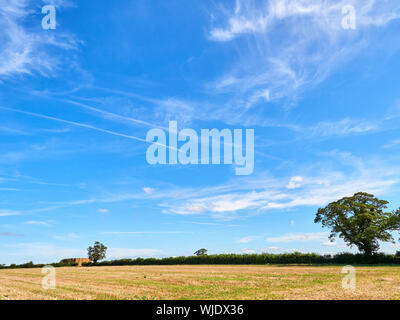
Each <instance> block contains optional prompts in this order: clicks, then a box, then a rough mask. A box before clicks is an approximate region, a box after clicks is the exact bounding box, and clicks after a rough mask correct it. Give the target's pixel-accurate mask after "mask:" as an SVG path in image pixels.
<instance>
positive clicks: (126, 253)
mask: <svg viewBox="0 0 400 320" xmlns="http://www.w3.org/2000/svg"><path fill="white" fill-rule="evenodd" d="M107 254H108V256H109V257H110V259H122V258H136V257H143V258H145V257H158V256H160V255H161V254H162V250H159V249H129V248H110V249H108V250H107Z"/></svg>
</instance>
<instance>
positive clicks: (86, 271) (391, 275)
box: [0, 266, 400, 300]
mask: <svg viewBox="0 0 400 320" xmlns="http://www.w3.org/2000/svg"><path fill="white" fill-rule="evenodd" d="M341 270H342V268H341V267H311V266H126V267H92V268H58V269H56V273H57V288H56V289H55V290H44V289H42V287H41V281H42V278H43V276H44V275H43V274H42V273H41V270H40V269H15V270H0V299H135V300H138V299H260V300H263V299H329V300H332V299H399V298H400V267H357V288H356V290H354V291H350V292H349V291H345V290H343V289H342V279H343V276H344V275H343V274H341Z"/></svg>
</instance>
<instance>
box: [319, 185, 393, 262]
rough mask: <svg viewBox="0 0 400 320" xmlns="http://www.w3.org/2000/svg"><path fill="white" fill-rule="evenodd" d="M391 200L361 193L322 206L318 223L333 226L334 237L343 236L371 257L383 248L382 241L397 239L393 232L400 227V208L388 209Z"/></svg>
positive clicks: (331, 237)
mask: <svg viewBox="0 0 400 320" xmlns="http://www.w3.org/2000/svg"><path fill="white" fill-rule="evenodd" d="M387 205H388V201H386V200H380V199H378V198H376V197H375V196H374V195H372V194H368V193H364V192H359V193H356V194H354V195H353V196H352V197H345V198H342V199H340V200H338V201H335V202H332V203H330V204H328V205H327V206H326V207H325V208H320V209H318V212H317V215H316V217H315V220H314V222H315V223H319V222H320V223H322V226H323V227H327V228H330V229H331V234H330V237H329V238H330V239H331V240H333V239H334V238H335V237H337V236H339V238H342V239H343V240H344V241H345V242H346V244H348V245H350V246H353V245H355V246H357V248H358V249H359V250H360V251H361V252H362V253H364V254H365V255H367V256H370V255H372V254H374V253H375V252H377V251H378V250H379V241H383V242H386V241H391V242H393V243H394V242H395V241H394V239H393V236H392V234H391V233H390V232H393V231H399V229H400V209H398V210H396V211H393V212H385V209H387Z"/></svg>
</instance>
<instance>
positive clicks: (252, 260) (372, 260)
mask: <svg viewBox="0 0 400 320" xmlns="http://www.w3.org/2000/svg"><path fill="white" fill-rule="evenodd" d="M230 264H231V265H267V264H275V265H279V264H306V265H344V264H353V265H354V264H400V254H399V253H397V254H396V255H389V254H384V253H377V254H375V255H373V256H370V257H366V256H365V255H363V254H352V253H339V254H335V255H333V256H331V255H323V256H322V255H318V254H316V253H300V252H294V253H284V254H269V253H263V254H219V255H203V256H190V257H173V258H163V259H156V258H148V259H143V258H137V259H120V260H111V261H103V262H98V263H96V264H94V263H91V264H89V263H86V264H85V263H84V264H83V265H84V266H134V265H230Z"/></svg>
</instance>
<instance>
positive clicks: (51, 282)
mask: <svg viewBox="0 0 400 320" xmlns="http://www.w3.org/2000/svg"><path fill="white" fill-rule="evenodd" d="M42 274H45V276H44V277H43V279H42V288H43V289H44V290H54V289H56V269H55V268H54V267H53V266H44V267H43V268H42Z"/></svg>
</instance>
